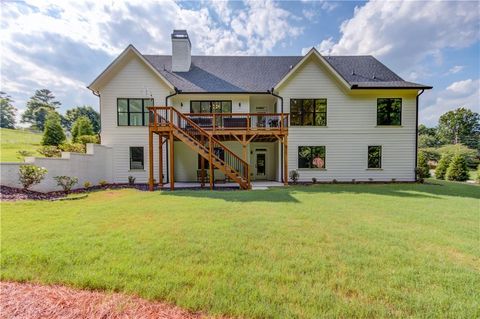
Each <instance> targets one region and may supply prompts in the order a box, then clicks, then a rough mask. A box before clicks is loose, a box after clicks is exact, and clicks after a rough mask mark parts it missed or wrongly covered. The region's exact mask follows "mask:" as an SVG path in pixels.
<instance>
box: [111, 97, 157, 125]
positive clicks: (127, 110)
mask: <svg viewBox="0 0 480 319" xmlns="http://www.w3.org/2000/svg"><path fill="white" fill-rule="evenodd" d="M149 106H153V99H117V124H118V126H144V125H147V124H148V110H147V107H149Z"/></svg>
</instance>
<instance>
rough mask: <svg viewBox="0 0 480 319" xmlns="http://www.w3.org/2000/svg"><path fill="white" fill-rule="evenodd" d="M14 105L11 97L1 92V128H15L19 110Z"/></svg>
mask: <svg viewBox="0 0 480 319" xmlns="http://www.w3.org/2000/svg"><path fill="white" fill-rule="evenodd" d="M12 103H13V100H12V99H11V98H10V96H9V95H7V94H6V93H5V92H1V91H0V127H3V128H15V115H16V113H17V109H16V108H15V107H14V106H13V104H12Z"/></svg>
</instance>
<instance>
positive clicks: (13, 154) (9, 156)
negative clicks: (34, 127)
mask: <svg viewBox="0 0 480 319" xmlns="http://www.w3.org/2000/svg"><path fill="white" fill-rule="evenodd" d="M41 139H42V134H41V133H32V132H29V131H24V130H12V129H6V128H0V140H1V146H0V162H20V161H21V160H20V159H18V158H17V155H18V154H17V151H20V150H26V151H31V152H32V153H33V156H41V155H40V154H39V153H38V152H37V149H38V148H39V147H40V141H41Z"/></svg>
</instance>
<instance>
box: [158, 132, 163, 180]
mask: <svg viewBox="0 0 480 319" xmlns="http://www.w3.org/2000/svg"><path fill="white" fill-rule="evenodd" d="M158 156H159V157H158V186H159V187H160V188H162V187H163V136H162V135H160V134H158Z"/></svg>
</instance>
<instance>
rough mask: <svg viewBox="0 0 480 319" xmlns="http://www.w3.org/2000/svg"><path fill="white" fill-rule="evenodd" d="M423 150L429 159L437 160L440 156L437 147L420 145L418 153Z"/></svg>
mask: <svg viewBox="0 0 480 319" xmlns="http://www.w3.org/2000/svg"><path fill="white" fill-rule="evenodd" d="M420 152H423V153H424V154H425V156H426V157H427V159H428V160H429V161H434V162H438V160H439V159H440V157H441V154H440V152H439V149H438V148H434V147H420V148H419V149H418V153H420Z"/></svg>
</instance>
